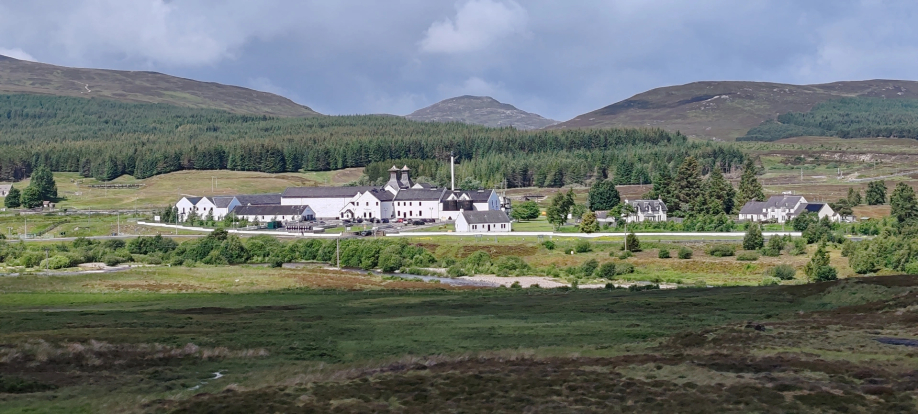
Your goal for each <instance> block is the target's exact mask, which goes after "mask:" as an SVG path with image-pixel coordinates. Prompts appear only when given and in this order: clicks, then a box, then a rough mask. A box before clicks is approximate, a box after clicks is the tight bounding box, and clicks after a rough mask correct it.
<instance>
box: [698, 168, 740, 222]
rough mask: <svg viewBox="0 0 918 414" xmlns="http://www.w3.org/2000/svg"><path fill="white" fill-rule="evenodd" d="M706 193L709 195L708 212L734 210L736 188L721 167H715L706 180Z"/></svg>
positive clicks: (713, 213)
mask: <svg viewBox="0 0 918 414" xmlns="http://www.w3.org/2000/svg"><path fill="white" fill-rule="evenodd" d="M705 193H706V194H705V196H706V197H707V202H706V206H705V210H707V211H705V213H706V214H710V215H718V214H720V213H726V214H730V213H732V212H733V208H734V199H735V198H736V190H735V189H733V185H731V184H730V182H728V181H727V180H726V179H725V178H724V174H723V173H722V172H721V171H720V168H718V167H714V170H712V171H711V175H710V176H709V177H708V179H707V181H706V182H705Z"/></svg>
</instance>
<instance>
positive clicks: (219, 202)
mask: <svg viewBox="0 0 918 414" xmlns="http://www.w3.org/2000/svg"><path fill="white" fill-rule="evenodd" d="M234 198H236V197H233V196H215V197H214V198H213V200H212V201H213V202H214V205H215V206H217V208H227V207H229V204H230V203H231V202H232V201H233V199H234Z"/></svg>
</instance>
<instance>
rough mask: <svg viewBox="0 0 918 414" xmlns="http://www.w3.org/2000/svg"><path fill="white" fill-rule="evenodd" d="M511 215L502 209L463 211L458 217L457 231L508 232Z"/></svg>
mask: <svg viewBox="0 0 918 414" xmlns="http://www.w3.org/2000/svg"><path fill="white" fill-rule="evenodd" d="M511 224H512V223H511V222H510V216H508V215H507V213H505V212H503V211H500V210H485V211H462V212H460V213H459V217H458V218H456V232H457V233H508V232H510V230H511Z"/></svg>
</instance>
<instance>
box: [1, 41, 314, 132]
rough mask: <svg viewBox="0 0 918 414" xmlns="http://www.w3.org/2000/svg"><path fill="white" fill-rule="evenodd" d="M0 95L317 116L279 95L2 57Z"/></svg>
mask: <svg viewBox="0 0 918 414" xmlns="http://www.w3.org/2000/svg"><path fill="white" fill-rule="evenodd" d="M0 93H29V94H42V95H58V96H76V97H83V98H85V97H101V98H109V99H114V100H118V101H122V102H144V103H165V104H170V105H178V106H184V107H190V108H213V109H222V110H225V111H229V112H234V113H239V114H254V115H271V116H288V117H290V116H292V117H302V116H316V115H320V114H319V113H317V112H315V111H313V110H312V109H310V108H308V107H306V106H303V105H299V104H297V103H295V102H293V101H291V100H289V99H287V98H284V97H282V96H278V95H274V94H271V93H267V92H260V91H256V90H252V89H247V88H241V87H238V86H229V85H222V84H219V83H213V82H199V81H195V80H191V79H185V78H179V77H175V76H169V75H164V74H162V73H156V72H139V71H120V70H105V69H82V68H69V67H63V66H55V65H49V64H45V63H36V62H27V61H23V60H17V59H13V58H10V57H6V56H2V55H0Z"/></svg>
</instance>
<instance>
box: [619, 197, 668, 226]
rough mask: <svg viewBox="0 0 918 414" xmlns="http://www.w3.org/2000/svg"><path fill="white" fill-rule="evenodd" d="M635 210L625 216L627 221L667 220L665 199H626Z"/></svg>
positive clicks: (626, 202)
mask: <svg viewBox="0 0 918 414" xmlns="http://www.w3.org/2000/svg"><path fill="white" fill-rule="evenodd" d="M625 204H628V205H630V206H631V207H632V208H633V209H634V212H633V213H631V214H628V215H627V216H625V222H627V223H640V222H644V221H666V211H667V209H666V203H664V202H663V200H630V201H629V200H625Z"/></svg>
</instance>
